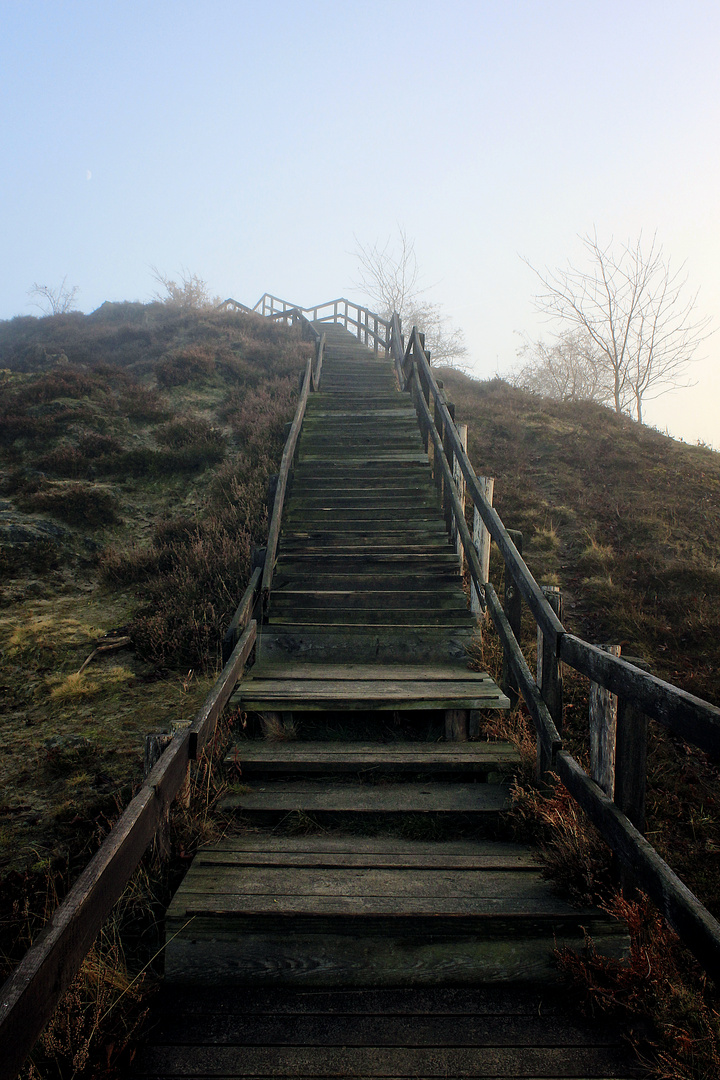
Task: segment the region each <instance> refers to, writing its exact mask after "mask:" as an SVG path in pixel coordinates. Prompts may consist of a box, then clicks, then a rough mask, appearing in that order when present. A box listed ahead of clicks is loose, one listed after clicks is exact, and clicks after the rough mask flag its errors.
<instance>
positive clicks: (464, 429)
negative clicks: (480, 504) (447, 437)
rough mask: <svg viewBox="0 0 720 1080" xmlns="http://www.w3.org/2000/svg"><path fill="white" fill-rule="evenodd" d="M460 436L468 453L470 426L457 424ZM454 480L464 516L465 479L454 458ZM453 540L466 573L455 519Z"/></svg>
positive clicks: (461, 570) (461, 565) (461, 543)
mask: <svg viewBox="0 0 720 1080" xmlns="http://www.w3.org/2000/svg"><path fill="white" fill-rule="evenodd" d="M456 427H457V432H458V435H459V436H460V443H461V445H462V448H463V450H465V452H466V453H467V444H468V426H467V424H456ZM453 480H454V481H455V487H456V488H457V492H458V496H459V498H460V506H461V507H462V512H463V516H464V515H465V477H464V476H463V474H462V470H461V469H460V465H459V462H458V459H457V458H455V457H454V458H453ZM452 532H453V539H454V541H455V550H456V551H457V553H458V556H459V558H460V572H461V573H465V548H464V547H463V542H462V539H461V537H460V527H459V525H458V523H457V522H456V521H455V519H454V517H453V527H452Z"/></svg>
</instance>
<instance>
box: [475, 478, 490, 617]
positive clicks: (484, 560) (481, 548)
mask: <svg viewBox="0 0 720 1080" xmlns="http://www.w3.org/2000/svg"><path fill="white" fill-rule="evenodd" d="M478 483H479V485H480V487H481V488H482V491H483V494H484V495H485V498H486V499H487V501H488V502H489V503H490V505H491V506H492V501H493V492H494V489H495V480H494V478H493V477H492V476H478ZM473 544H474V545H475V550H476V551H477V553H478V559H479V560H480V569H481V570H482V580H483V584H485V582H487V581H489V580H490V533H489V532H488V531H487V529H486V528H485V526H484V525H483V520H482V518H481V517H480V514H479V513H478V508H477V506H476V507H475V508H474V510H473ZM470 610H471V611H472V612H473V613H474V614H475V615H480V614H481V613H482V612H483V601H481V599H480V597H479V596H478V594H477V589H476V588H475V586H474V585H472V584H471V586H470ZM484 614H485V616H486V617H487V608H485V611H484Z"/></svg>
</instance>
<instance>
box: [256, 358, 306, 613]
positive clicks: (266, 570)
mask: <svg viewBox="0 0 720 1080" xmlns="http://www.w3.org/2000/svg"><path fill="white" fill-rule="evenodd" d="M312 367H313V362H312V360H308V362H307V365H306V367H305V375H304V378H303V383H302V388H301V390H300V400H299V401H298V405H297V409H296V410H295V418H294V419H293V422H292V425H291V427H290V433H289V435H288V437H287V441H286V443H285V449H284V450H283V456H282V461H281V462H280V472H279V474H278V482H277V489H276V491H275V502H274V503H273V511H272V517H271V518H270V527H269V528H268V541H267V553H266V555H265V566H264V567H263V576H262V594H263V606H265V605H266V603H267V599H268V594H269V592H270V584H271V582H272V576H273V571H274V569H275V557H276V555H277V547H278V542H279V540H280V526H281V524H282V512H283V507H284V505H285V494H286V492H287V485H288V479H289V477H290V470H291V468H292V463H293V458H294V457H295V448H296V447H297V441H298V438H299V436H300V429H301V428H302V422H303V417H304V416H305V407H306V405H307V399H308V395H309V393H310V386H311V384H312Z"/></svg>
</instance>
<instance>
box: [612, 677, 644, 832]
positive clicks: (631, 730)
mask: <svg viewBox="0 0 720 1080" xmlns="http://www.w3.org/2000/svg"><path fill="white" fill-rule="evenodd" d="M625 659H626V660H627V661H628V662H629V663H631V664H634V665H635V667H639V668H642V669H643V670H645V671H649V670H650V668H649V665H648V664H646V663H645V661H644V660H640V659H638V658H637V657H635V656H633V657H630V656H626V657H625ZM647 739H648V718H647V716H645V715H644V714H643V713H641V712H640V711H639V710H638V709H636V708H635V707H634V706H633V705H631V703H630V702H629V701H628V700H627V698H621V699H620V700H619V702H618V712H617V732H616V744H615V747H616V748H615V805H616V806H617V807H618V809H619V810H622V812H623V814H626V815H627V816H628V817H629V818H630V820H631V821H632V823H633V825H634V826H635V828H636V829H638V830H639V831H640V832H641V833H644V832H645V786H646V781H647Z"/></svg>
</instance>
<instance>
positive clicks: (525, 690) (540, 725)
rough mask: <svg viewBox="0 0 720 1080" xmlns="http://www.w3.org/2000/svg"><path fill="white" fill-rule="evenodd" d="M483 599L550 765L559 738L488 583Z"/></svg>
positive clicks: (493, 591) (559, 743)
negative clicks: (485, 601) (513, 670)
mask: <svg viewBox="0 0 720 1080" xmlns="http://www.w3.org/2000/svg"><path fill="white" fill-rule="evenodd" d="M485 599H486V600H487V605H488V609H489V611H490V615H491V618H492V620H493V622H494V624H495V627H496V629H497V632H498V635H499V637H500V640H501V642H502V645H503V649H505V651H506V652H507V654H508V657H509V658H510V662H511V663H512V665H513V667H514V669H515V674H516V675H517V679H518V684H519V687H520V690H521V692H522V695H523V699H524V701H525V704H526V705H527V707H528V710H529V712H530V715H531V716H532V718H533V721H534V723H535V730H536V732H537V736H538V742H540V743H542V747H543V752H544V755H545V760H546V761H547V762H548V763H552V762H554V759H555V754H556V753H557V751H558V749H559V747H560V746H561V745H562V742H561V739H560V735H559V733H558V731H557V728H556V727H555V725H554V723H553V721H552V717H551V716H550V713H549V711H548V707H547V705H546V704H545V702H544V701H543V699H542V696H541V694H540V691H539V689H538V687H537V684H536V682H535V680H534V679H533V677H532V674H531V673H530V668H529V667H528V665H527V661H526V660H525V657H524V656H523V654H522V652H521V650H520V646H519V645H518V643H517V641H516V640H515V636H514V634H513V632H512V629H511V627H510V624H509V623H508V621H507V618H506V616H505V612H504V611H503V609H502V607H501V605H500V602H499V600H498V598H497V594H496V592H495V590H494V589H493V587H492V585H490V584H486V586H485ZM551 610H552V609H551Z"/></svg>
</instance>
